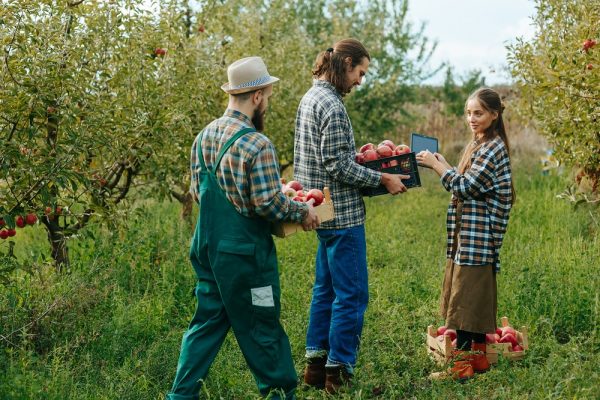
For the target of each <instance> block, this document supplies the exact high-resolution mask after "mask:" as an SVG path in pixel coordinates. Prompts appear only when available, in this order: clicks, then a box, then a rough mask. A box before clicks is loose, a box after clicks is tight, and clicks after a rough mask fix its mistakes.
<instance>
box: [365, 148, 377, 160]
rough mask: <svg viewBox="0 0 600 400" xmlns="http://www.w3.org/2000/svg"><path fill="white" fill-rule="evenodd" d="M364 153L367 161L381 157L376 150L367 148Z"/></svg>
mask: <svg viewBox="0 0 600 400" xmlns="http://www.w3.org/2000/svg"><path fill="white" fill-rule="evenodd" d="M363 155H364V157H365V161H374V160H377V159H379V155H378V154H377V152H376V151H375V150H367V151H365V152H363Z"/></svg>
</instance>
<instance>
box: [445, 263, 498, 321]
mask: <svg viewBox="0 0 600 400" xmlns="http://www.w3.org/2000/svg"><path fill="white" fill-rule="evenodd" d="M497 293H498V292H497V286H496V273H495V272H494V268H493V266H492V265H485V266H460V265H458V264H455V263H454V261H452V260H451V259H447V260H446V272H445V274H444V284H443V288H442V298H441V314H442V317H443V318H444V319H445V320H446V326H447V327H448V328H450V329H460V330H463V331H468V332H477V333H489V332H494V331H495V330H496V313H497V311H498V297H497Z"/></svg>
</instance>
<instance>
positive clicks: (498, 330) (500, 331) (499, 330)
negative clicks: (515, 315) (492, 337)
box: [496, 328, 502, 336]
mask: <svg viewBox="0 0 600 400" xmlns="http://www.w3.org/2000/svg"><path fill="white" fill-rule="evenodd" d="M496 335H498V336H502V329H500V328H496Z"/></svg>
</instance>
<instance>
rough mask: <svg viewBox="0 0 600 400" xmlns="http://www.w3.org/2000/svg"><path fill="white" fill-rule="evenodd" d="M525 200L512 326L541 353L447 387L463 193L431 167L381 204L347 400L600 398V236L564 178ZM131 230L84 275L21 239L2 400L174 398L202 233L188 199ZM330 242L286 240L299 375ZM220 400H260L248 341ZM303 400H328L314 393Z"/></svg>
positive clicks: (536, 185) (88, 248) (0, 310)
mask: <svg viewBox="0 0 600 400" xmlns="http://www.w3.org/2000/svg"><path fill="white" fill-rule="evenodd" d="M517 171H518V173H517V175H516V186H517V191H518V196H519V199H518V203H517V204H516V206H515V207H514V209H513V212H512V214H511V219H510V223H509V230H508V233H507V236H506V240H505V245H504V248H503V250H502V262H503V269H502V273H501V275H499V279H498V284H499V317H500V316H502V315H506V316H508V317H509V319H510V321H511V322H513V323H514V324H515V325H516V326H521V325H525V326H526V327H527V328H528V332H529V337H530V346H531V347H530V351H529V353H528V355H527V357H526V358H525V359H524V360H522V361H519V362H508V361H505V360H501V362H500V363H499V364H498V365H497V366H496V367H495V368H493V369H492V370H491V371H490V372H488V373H487V374H483V375H481V376H477V377H476V378H475V379H473V380H471V381H469V382H467V383H466V384H462V385H461V384H456V383H454V382H438V381H436V382H432V381H430V380H429V379H428V378H427V377H428V375H429V373H430V372H432V371H436V370H438V369H439V368H438V367H437V366H436V365H435V364H434V363H433V362H432V361H431V360H430V359H429V358H428V356H427V352H426V348H425V346H424V342H425V329H426V327H427V325H430V324H433V325H438V324H441V323H442V321H441V319H440V318H439V316H438V309H437V308H438V307H437V305H438V296H439V292H440V286H441V279H442V273H443V266H444V257H445V226H444V224H445V212H446V205H447V202H448V200H449V194H448V193H447V192H445V191H443V189H442V187H441V185H440V184H439V183H438V180H437V178H436V177H435V176H433V174H432V173H430V172H429V171H423V173H422V178H423V187H422V188H418V189H413V190H410V191H409V192H408V193H407V194H404V195H400V196H396V197H392V196H380V197H375V198H369V199H366V203H367V220H368V222H367V246H368V259H369V268H370V272H369V273H370V275H369V286H370V303H369V308H368V310H367V314H366V321H365V328H364V332H363V338H362V345H361V348H360V354H359V362H358V365H357V369H356V385H355V386H354V388H353V389H351V390H350V391H349V392H347V393H345V394H342V395H340V396H339V397H338V398H341V399H365V398H372V397H373V390H375V391H376V392H379V391H383V393H382V394H381V395H380V397H379V398H386V399H403V398H419V399H435V398H469V399H475V398H477V399H479V398H487V399H505V398H533V399H546V398H557V399H558V398H561V399H562V398H581V399H587V398H590V399H591V398H597V396H598V393H599V392H600V376H599V371H600V360H599V357H600V341H599V333H600V332H599V310H600V299H599V288H600V279H599V278H598V267H599V266H600V238H599V236H598V235H597V233H596V232H593V230H594V227H593V226H591V225H589V223H588V218H586V216H585V214H583V213H573V212H572V209H571V206H570V205H569V204H567V203H566V202H564V201H562V200H559V199H557V198H556V193H558V192H560V191H561V190H562V185H563V183H562V181H561V178H560V177H557V176H541V175H540V174H539V172H538V171H537V170H535V168H532V167H529V168H526V169H523V170H519V167H517ZM138 211H139V212H137V213H136V215H135V216H133V217H132V218H131V219H130V221H128V223H127V224H126V227H124V228H122V229H121V230H119V231H112V232H111V231H108V230H106V229H97V230H95V231H93V234H94V237H82V238H80V239H78V240H75V241H73V242H71V260H72V267H71V270H70V271H69V273H67V274H61V275H58V274H56V273H55V272H54V270H53V269H52V267H51V266H49V265H48V263H47V262H46V261H45V260H47V259H48V250H47V244H46V238H45V234H44V232H43V230H42V229H41V228H39V227H38V228H33V229H29V228H28V229H29V234H28V235H18V236H17V237H16V239H17V246H16V251H17V255H18V256H19V257H20V258H27V259H31V260H34V261H32V263H31V264H32V273H31V274H28V273H24V272H18V273H15V274H13V276H12V277H11V282H12V284H11V285H9V286H2V287H0V316H1V319H0V334H1V335H2V336H3V337H5V338H4V339H0V340H1V341H0V398H2V399H57V400H58V399H61V400H62V399H159V398H162V397H164V394H165V393H166V392H167V391H168V390H169V388H170V385H171V382H172V379H173V377H174V373H175V368H176V363H177V357H178V352H179V344H180V340H181V335H182V333H183V331H184V330H185V328H186V326H187V324H188V322H189V319H190V317H191V315H192V313H193V311H194V308H195V299H194V298H193V297H192V288H193V286H194V283H195V282H194V275H193V272H192V269H191V266H190V264H189V261H188V246H189V241H190V237H191V234H192V228H191V227H190V226H188V225H187V224H186V223H185V222H183V221H181V220H180V219H179V217H178V213H179V208H178V206H177V205H176V204H170V203H162V204H154V203H148V204H144V205H142V206H140V209H139V210H138ZM316 246H317V241H316V239H315V235H314V233H299V234H296V235H294V236H291V237H289V238H287V239H283V240H282V239H277V247H278V256H279V262H280V272H281V286H282V321H283V324H284V326H285V328H286V331H287V333H288V335H289V336H290V340H291V343H292V352H293V355H294V358H295V362H296V367H297V370H298V371H299V372H300V371H301V370H302V368H303V355H304V336H305V333H306V325H307V316H308V307H309V303H310V296H311V286H312V279H313V259H314V255H315V251H316ZM202 397H203V398H206V399H221V398H222V399H255V398H258V394H257V390H256V388H255V385H254V383H253V379H252V376H251V374H250V372H249V371H248V369H247V367H246V365H245V362H244V360H243V357H242V355H241V353H240V351H239V349H238V348H237V344H236V343H235V340H234V338H233V336H231V335H230V336H229V337H228V339H227V340H226V342H225V344H224V346H223V348H222V349H221V352H220V354H219V356H218V357H217V359H216V361H215V363H214V365H213V367H212V369H211V371H210V375H209V377H208V380H207V382H206V385H205V387H204V389H203V394H202ZM298 398H300V399H325V398H329V397H328V396H326V395H325V394H324V393H323V392H320V391H316V390H312V389H307V390H303V389H299V390H298Z"/></svg>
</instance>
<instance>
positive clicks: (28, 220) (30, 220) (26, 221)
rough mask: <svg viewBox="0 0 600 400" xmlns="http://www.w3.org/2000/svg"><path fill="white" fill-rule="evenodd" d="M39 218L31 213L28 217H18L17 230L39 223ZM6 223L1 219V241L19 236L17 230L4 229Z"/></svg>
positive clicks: (16, 220)
mask: <svg viewBox="0 0 600 400" xmlns="http://www.w3.org/2000/svg"><path fill="white" fill-rule="evenodd" d="M37 220H38V218H37V216H36V215H35V214H32V213H29V214H27V215H26V216H24V217H23V216H22V215H17V217H16V218H15V225H16V226H17V228H25V226H27V225H33V224H35V223H36V222H37ZM5 225H6V222H5V221H4V219H2V218H0V239H2V240H4V239H7V238H9V237H13V236H15V235H16V234H17V231H16V229H14V228H6V229H5V228H4V227H5Z"/></svg>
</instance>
